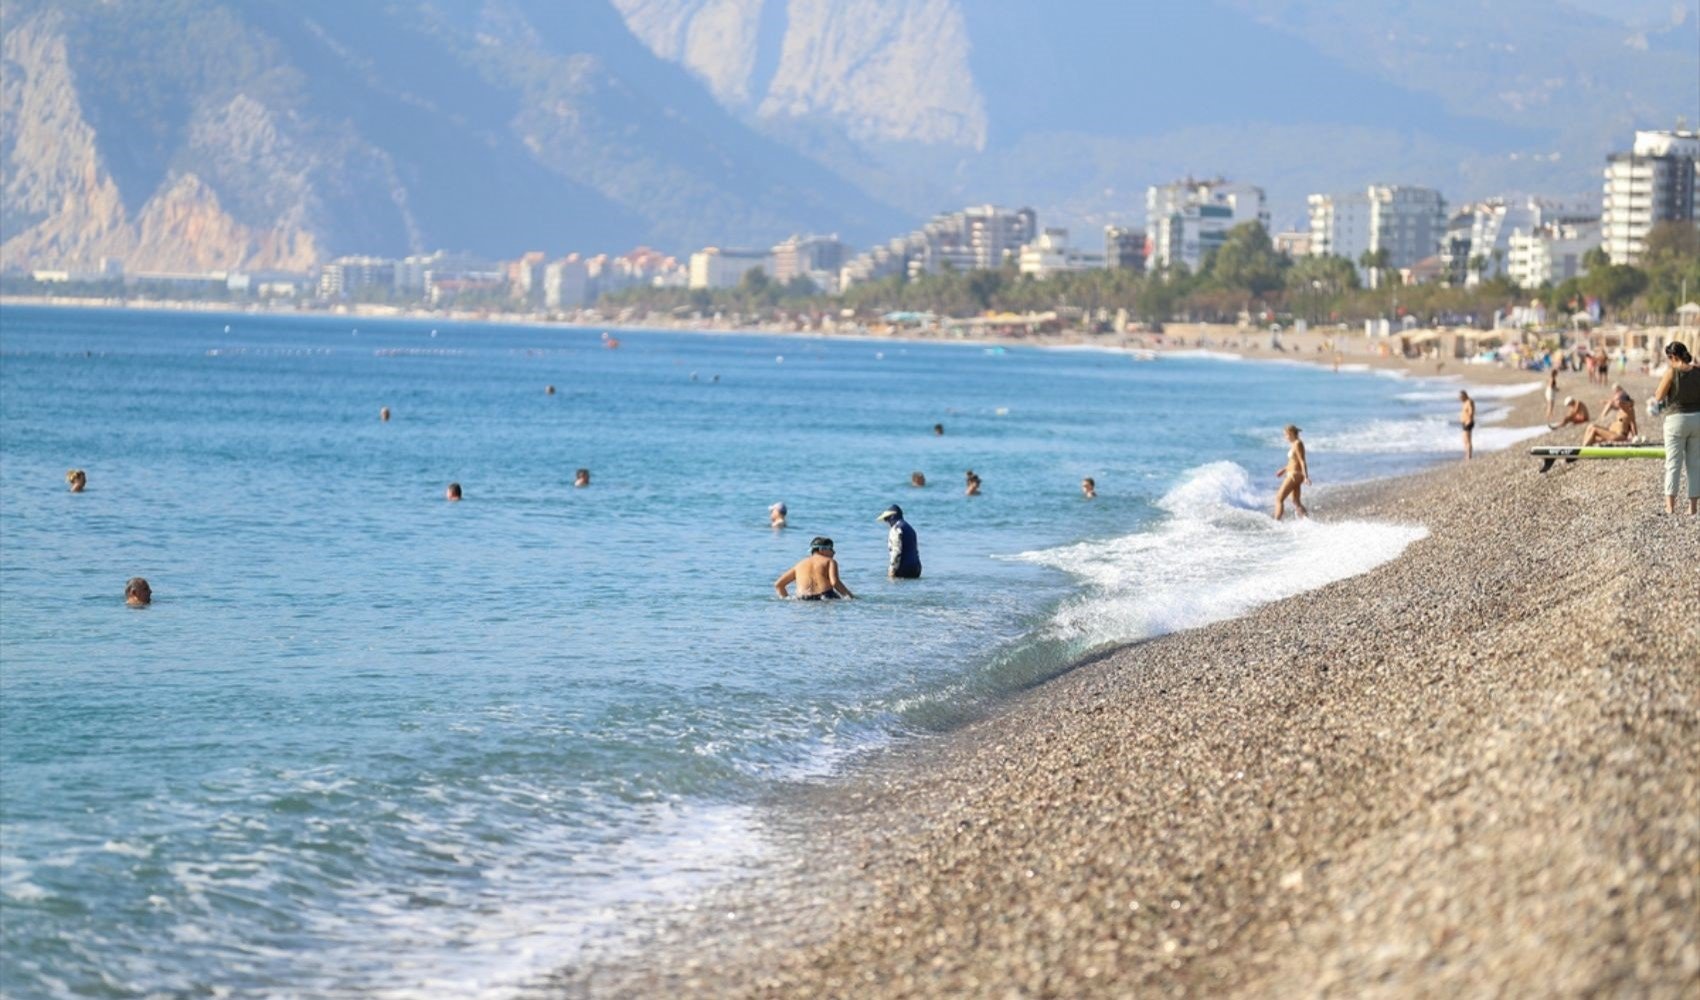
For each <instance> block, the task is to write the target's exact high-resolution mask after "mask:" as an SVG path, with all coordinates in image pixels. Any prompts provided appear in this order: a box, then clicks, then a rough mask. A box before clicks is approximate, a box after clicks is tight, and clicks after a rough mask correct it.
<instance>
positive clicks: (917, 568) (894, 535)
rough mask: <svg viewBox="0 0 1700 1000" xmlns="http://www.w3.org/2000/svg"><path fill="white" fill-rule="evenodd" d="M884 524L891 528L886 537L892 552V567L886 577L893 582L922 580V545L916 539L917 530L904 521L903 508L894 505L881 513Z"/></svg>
mask: <svg viewBox="0 0 1700 1000" xmlns="http://www.w3.org/2000/svg"><path fill="white" fill-rule="evenodd" d="M879 520H880V522H881V523H882V524H887V525H890V526H891V533H890V534H889V535H887V536H886V548H887V549H889V550H890V551H891V566H890V568H889V569H888V570H887V571H886V575H887V576H889V577H891V578H892V579H893V580H919V579H920V578H921V545H920V542H918V541H917V540H916V539H915V529H914V528H911V527H910V526H909V522H908V521H905V520H904V519H903V508H902V507H899V506H897V505H896V504H892V505H891V506H890V507H887V508H886V509H885V510H883V511H881V512H880V516H879Z"/></svg>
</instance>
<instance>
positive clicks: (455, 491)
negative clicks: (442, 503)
mask: <svg viewBox="0 0 1700 1000" xmlns="http://www.w3.org/2000/svg"><path fill="white" fill-rule="evenodd" d="M443 499H444V500H447V501H449V502H450V503H458V502H460V484H459V483H450V484H449V488H448V489H446V490H444V491H443Z"/></svg>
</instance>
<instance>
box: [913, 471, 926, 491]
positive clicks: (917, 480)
mask: <svg viewBox="0 0 1700 1000" xmlns="http://www.w3.org/2000/svg"><path fill="white" fill-rule="evenodd" d="M909 485H910V486H914V487H916V488H919V487H922V486H925V485H927V477H926V476H923V475H922V474H921V473H919V472H911V473H909Z"/></svg>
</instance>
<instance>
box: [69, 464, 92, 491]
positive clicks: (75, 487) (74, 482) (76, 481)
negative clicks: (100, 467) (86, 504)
mask: <svg viewBox="0 0 1700 1000" xmlns="http://www.w3.org/2000/svg"><path fill="white" fill-rule="evenodd" d="M88 484H89V477H88V475H87V474H86V473H85V472H83V470H81V469H70V470H67V471H66V473H65V485H67V486H69V487H71V492H72V493H81V492H82V491H83V487H85V486H87V485H88Z"/></svg>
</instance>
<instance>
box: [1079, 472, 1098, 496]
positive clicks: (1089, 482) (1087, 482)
mask: <svg viewBox="0 0 1700 1000" xmlns="http://www.w3.org/2000/svg"><path fill="white" fill-rule="evenodd" d="M1080 494H1081V496H1084V497H1085V498H1086V499H1088V500H1096V499H1098V482H1097V480H1095V479H1093V478H1092V477H1091V476H1087V477H1086V478H1085V479H1082V480H1081V481H1080Z"/></svg>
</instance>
